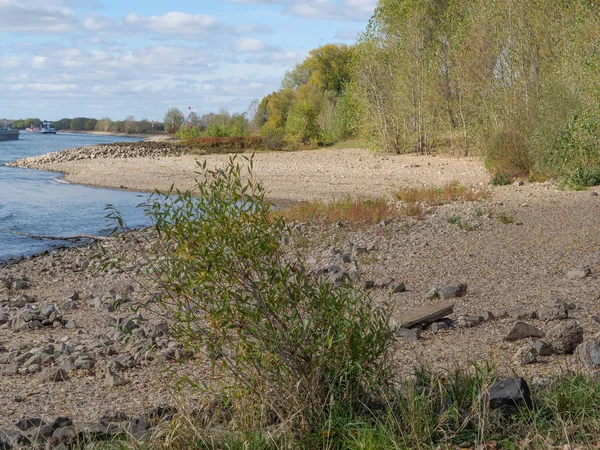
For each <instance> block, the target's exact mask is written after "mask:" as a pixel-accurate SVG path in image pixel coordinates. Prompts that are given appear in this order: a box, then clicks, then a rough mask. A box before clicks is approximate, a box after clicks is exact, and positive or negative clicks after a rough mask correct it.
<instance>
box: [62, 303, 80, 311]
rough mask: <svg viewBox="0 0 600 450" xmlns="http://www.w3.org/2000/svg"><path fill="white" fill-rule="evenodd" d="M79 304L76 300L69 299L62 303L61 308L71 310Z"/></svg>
mask: <svg viewBox="0 0 600 450" xmlns="http://www.w3.org/2000/svg"><path fill="white" fill-rule="evenodd" d="M78 307H79V306H78V305H77V302H75V301H73V300H69V301H68V302H66V303H65V304H64V305H63V310H65V311H73V310H75V309H77V308H78Z"/></svg>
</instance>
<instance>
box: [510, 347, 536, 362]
mask: <svg viewBox="0 0 600 450" xmlns="http://www.w3.org/2000/svg"><path fill="white" fill-rule="evenodd" d="M537 357H538V352H537V351H536V350H535V348H534V347H533V345H524V346H523V347H521V348H519V350H517V353H516V354H515V357H514V361H515V364H518V365H520V366H522V365H525V364H533V363H535V362H537Z"/></svg>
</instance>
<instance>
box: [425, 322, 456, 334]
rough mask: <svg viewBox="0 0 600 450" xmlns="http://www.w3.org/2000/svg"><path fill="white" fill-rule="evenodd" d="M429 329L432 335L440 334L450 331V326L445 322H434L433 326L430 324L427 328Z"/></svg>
mask: <svg viewBox="0 0 600 450" xmlns="http://www.w3.org/2000/svg"><path fill="white" fill-rule="evenodd" d="M427 329H428V330H429V331H431V332H432V333H439V332H440V331H442V330H448V329H450V325H448V324H447V323H446V322H443V321H440V322H434V323H432V324H429V325H428V326H427Z"/></svg>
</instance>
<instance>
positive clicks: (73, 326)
mask: <svg viewBox="0 0 600 450" xmlns="http://www.w3.org/2000/svg"><path fill="white" fill-rule="evenodd" d="M65 328H66V329H68V330H75V329H76V328H78V327H77V324H76V323H75V320H73V319H69V320H68V321H67V324H66V325H65Z"/></svg>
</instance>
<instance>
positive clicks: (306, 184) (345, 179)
mask: <svg viewBox="0 0 600 450" xmlns="http://www.w3.org/2000/svg"><path fill="white" fill-rule="evenodd" d="M228 159H229V156H228V155H209V156H206V157H197V156H180V157H166V158H118V159H117V158H115V159H89V160H80V161H71V162H65V163H53V164H49V165H47V166H46V168H47V169H48V170H54V171H58V172H63V173H65V178H66V180H67V181H69V182H72V183H79V184H89V185H95V186H106V187H113V188H127V189H130V190H141V191H154V190H155V189H160V190H167V189H169V187H170V186H171V185H172V184H175V187H177V188H180V189H192V188H193V187H194V181H195V179H196V177H197V167H198V166H197V162H200V161H203V160H206V161H207V163H208V165H209V167H214V166H216V165H223V164H225V163H226V162H227V161H228ZM242 159H243V158H240V160H242ZM254 174H255V175H256V177H257V179H258V180H260V181H261V182H262V183H263V184H264V186H265V187H266V188H267V190H268V192H269V196H270V197H271V198H272V199H274V200H281V201H302V200H315V199H323V200H328V199H332V198H336V197H337V198H339V197H344V196H348V195H350V196H364V197H377V196H382V195H389V194H390V193H392V192H393V191H394V190H395V189H397V188H399V187H401V186H407V185H435V186H441V185H444V184H447V183H450V182H452V181H455V180H458V181H460V182H461V183H462V184H464V185H483V184H485V183H486V182H487V181H488V180H489V175H488V174H487V173H486V171H485V169H484V168H483V167H482V165H481V164H480V163H479V162H477V161H476V160H474V159H466V158H463V159H458V158H448V157H423V156H415V155H404V156H400V155H383V154H376V153H372V152H369V151H367V150H363V149H326V150H312V151H298V152H270V153H258V154H256V155H255V156H254Z"/></svg>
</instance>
